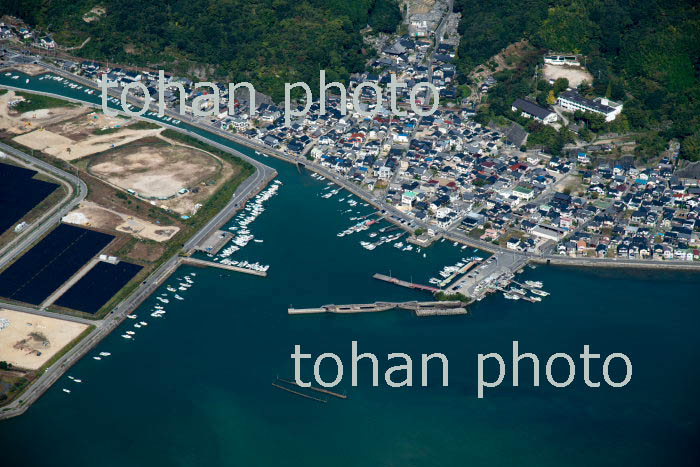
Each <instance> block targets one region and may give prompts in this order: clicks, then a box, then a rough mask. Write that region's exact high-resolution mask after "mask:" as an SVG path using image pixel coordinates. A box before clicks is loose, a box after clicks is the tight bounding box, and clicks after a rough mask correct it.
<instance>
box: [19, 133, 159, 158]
mask: <svg viewBox="0 0 700 467" xmlns="http://www.w3.org/2000/svg"><path fill="white" fill-rule="evenodd" d="M161 131H163V130H162V129H161V128H159V129H153V130H129V129H126V128H125V129H122V130H119V131H118V132H116V133H108V134H104V135H94V136H92V137H88V138H85V139H83V140H80V141H74V140H72V139H70V138H66V137H65V136H62V135H59V134H57V133H54V132H52V131H49V130H43V129H40V130H36V131H33V132H31V133H28V134H26V135H22V136H19V137H16V138H15V141H17V142H18V143H20V144H23V145H25V146H27V147H30V148H32V149H37V150H40V151H43V152H45V153H47V154H51V155H52V156H55V157H58V158H59V159H63V160H65V161H72V160H75V159H80V158H81V157H85V156H90V155H92V154H95V153H98V152H103V151H106V150H108V149H113V148H116V147H119V146H123V145H125V144H129V143H133V142H134V141H138V140H139V139H142V138H145V137H149V136H156V135H158V134H159V133H160V132H161Z"/></svg>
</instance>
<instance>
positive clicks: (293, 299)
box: [0, 76, 700, 467]
mask: <svg viewBox="0 0 700 467" xmlns="http://www.w3.org/2000/svg"><path fill="white" fill-rule="evenodd" d="M6 79H7V78H6V77H4V76H0V84H2V83H7V81H6ZM18 81H19V82H21V84H23V83H24V78H22V79H21V80H15V81H14V82H13V83H12V84H13V85H18V84H17V82H18ZM35 81H36V80H35V79H33V80H32V84H34V85H36V84H41V85H42V86H44V85H46V86H48V85H51V86H53V85H54V84H55V83H53V82H44V81H42V82H36V83H35ZM71 94H72V93H71ZM237 148H238V149H239V150H242V151H244V152H246V153H248V154H251V153H252V151H249V150H247V149H244V148H240V147H237ZM263 160H264V162H266V163H269V164H270V165H273V166H274V167H275V168H276V169H277V170H278V171H279V173H280V176H279V179H280V180H281V181H282V182H283V183H284V185H283V186H282V187H281V188H280V191H279V194H278V195H277V196H276V197H274V198H272V199H271V200H270V201H269V202H268V203H267V204H266V207H267V210H266V212H264V213H263V214H262V215H261V216H260V217H259V218H258V219H257V220H256V221H255V222H254V223H253V224H251V226H250V230H251V231H252V233H253V234H255V235H256V238H260V239H263V240H264V243H252V242H251V243H250V244H249V245H248V247H246V248H245V249H243V250H242V251H240V252H238V253H236V254H234V256H233V258H236V259H246V260H252V261H260V262H261V263H265V264H270V265H271V267H270V271H269V276H268V277H267V278H259V277H253V276H247V275H242V274H235V273H225V272H222V271H219V270H215V269H197V268H182V269H181V270H179V271H178V272H177V273H176V274H175V276H174V277H182V276H184V275H185V274H186V273H191V272H195V273H196V277H194V281H195V285H194V286H193V287H192V288H191V289H190V290H188V291H187V292H184V293H182V295H184V296H185V301H182V302H180V301H175V300H171V303H170V304H168V305H166V306H165V308H166V310H167V315H166V316H165V318H162V319H153V318H151V317H150V316H149V313H150V311H151V310H152V308H153V305H155V304H156V303H158V302H157V301H156V300H155V299H153V298H151V299H150V300H149V301H147V302H146V303H145V304H144V306H143V307H141V309H139V310H138V311H137V312H136V313H137V314H138V315H139V318H140V319H144V320H146V321H148V322H149V326H148V327H146V328H142V329H138V330H136V329H135V331H137V334H136V337H135V339H133V340H132V341H127V340H125V339H122V338H121V337H119V334H121V333H122V332H116V333H114V334H113V335H112V336H110V337H108V338H107V339H106V340H105V341H104V342H102V343H101V344H100V345H99V346H98V348H96V349H95V350H94V351H93V352H92V353H91V354H90V355H96V354H97V352H100V351H109V352H112V356H110V357H107V358H104V359H103V360H102V361H95V360H93V359H92V358H86V359H85V360H83V361H81V362H80V363H79V364H77V365H76V366H75V367H73V368H72V369H71V370H70V372H69V374H71V375H73V376H75V377H77V378H81V379H82V380H83V381H84V382H83V383H82V384H75V383H72V382H71V381H70V380H68V379H67V378H65V377H64V378H63V379H61V381H59V383H57V384H56V385H55V386H54V387H53V388H52V389H51V390H49V391H48V392H47V393H46V394H45V395H44V396H43V397H42V398H41V399H40V400H39V401H38V402H37V403H36V404H35V405H34V406H33V407H32V408H31V409H30V410H29V411H28V412H27V413H26V414H24V415H23V416H21V417H19V418H15V419H11V420H7V421H3V422H0V450H1V452H2V457H0V464H1V465H2V466H5V465H8V466H15V465H22V466H46V465H52V466H68V465H71V466H72V465H90V466H105V467H107V466H123V465H130V466H161V465H162V466H166V465H167V466H200V465H201V466H205V465H206V466H210V465H217V466H229V465H230V466H271V465H281V466H300V465H307V466H328V465H333V466H343V467H344V466H358V465H379V466H451V465H460V466H462V465H473V466H482V465H483V466H512V465H528V466H529V465H532V466H562V465H567V466H620V465H634V466H658V465H674V466H695V465H698V462H699V461H700V454H699V453H698V449H697V437H698V435H699V434H700V433H699V431H700V430H699V429H698V420H699V419H700V413H699V410H698V407H697V404H696V394H697V385H698V382H699V381H698V380H699V379H700V378H698V374H697V370H696V368H697V366H698V363H700V355H699V352H698V346H697V338H696V335H697V329H698V324H699V318H698V313H697V309H698V306H697V290H698V284H699V283H700V275H698V274H690V273H676V272H650V271H639V270H635V271H628V270H612V269H608V270H593V269H573V268H557V267H538V268H536V269H534V270H533V269H529V268H528V269H526V271H525V273H524V275H523V276H522V277H523V279H536V280H541V281H543V282H544V284H545V289H546V290H548V291H550V292H551V293H552V295H551V296H550V297H547V298H545V299H544V300H543V302H541V303H538V304H530V303H521V302H512V301H508V300H505V299H503V298H502V297H501V296H491V297H489V298H487V299H486V300H484V301H482V302H480V303H478V304H476V305H475V306H474V307H473V308H472V312H473V314H472V315H471V316H466V317H463V316H461V317H435V318H416V317H415V316H413V315H412V314H410V313H409V312H404V311H391V312H386V313H379V314H359V315H349V316H337V315H310V316H288V315H287V313H286V309H287V307H288V306H290V305H293V306H295V307H304V306H310V307H311V306H318V305H321V304H326V303H362V302H372V301H375V300H410V299H416V298H418V299H420V298H427V297H428V296H427V295H426V294H424V293H421V292H417V291H409V290H406V289H402V288H399V287H396V286H394V285H391V284H386V283H382V282H379V281H377V280H375V279H372V278H371V275H372V274H373V273H375V272H382V273H388V272H389V271H390V270H391V272H392V274H393V275H395V276H398V277H401V278H405V279H410V278H411V277H412V278H413V279H414V280H415V281H417V282H419V281H422V282H425V281H427V278H429V277H431V276H433V275H435V274H436V273H437V271H438V270H440V268H441V267H442V266H444V265H447V264H454V263H455V262H457V261H458V260H459V258H461V257H463V256H469V255H472V254H473V253H472V250H471V249H467V250H463V251H462V250H460V249H459V248H455V247H453V246H452V244H450V243H448V242H444V243H438V244H436V245H434V246H433V247H431V248H430V249H428V250H425V251H427V257H426V258H423V257H422V254H418V253H416V252H415V251H413V252H402V251H399V250H397V249H395V248H391V247H390V246H387V245H384V246H382V247H380V248H378V249H376V250H374V251H372V252H369V251H367V250H364V249H363V248H361V247H360V245H359V244H358V242H359V241H360V240H361V239H364V238H365V236H366V232H365V233H363V234H355V235H351V236H349V237H343V238H338V237H336V235H335V234H336V233H337V232H339V231H341V230H343V229H345V228H347V227H348V226H350V225H352V224H354V222H353V221H350V220H349V219H348V218H349V217H350V216H354V215H357V214H355V213H352V214H351V213H344V212H342V211H345V210H347V209H349V207H347V206H346V204H347V203H342V205H341V203H339V198H341V197H344V196H341V195H337V196H335V197H333V198H331V199H328V200H325V199H321V198H320V197H319V194H320V193H321V191H322V189H323V188H324V186H325V182H319V181H316V180H314V179H312V178H311V177H310V176H308V174H303V173H300V172H299V171H298V170H297V169H296V168H295V167H293V166H291V165H288V164H284V163H282V162H279V161H276V160H274V159H267V158H264V159H263ZM358 209H360V206H359V205H358V207H357V208H355V209H354V210H355V211H356V210H358ZM361 209H363V213H369V212H371V211H370V210H369V208H361ZM383 225H386V224H383ZM168 283H175V280H174V279H173V280H171V281H168ZM164 291H165V288H163V292H164ZM140 319H139V320H140ZM132 324H133V322H131V321H130V320H127V322H126V323H125V324H124V326H123V327H122V328H121V329H120V330H121V331H124V330H127V329H129V328H131V326H132ZM352 340H356V341H358V342H359V347H360V350H361V351H368V352H373V353H375V354H377V355H378V356H380V367H381V368H383V369H386V368H387V366H388V365H387V363H386V360H385V359H384V358H383V356H385V355H387V354H388V353H390V352H404V353H408V354H411V355H412V356H414V357H415V360H416V361H417V360H418V359H419V355H420V354H421V353H431V352H442V353H444V354H446V355H447V357H448V358H449V362H450V367H449V376H450V386H449V387H448V388H442V387H440V386H439V378H437V375H434V377H431V385H430V386H429V387H428V388H421V387H413V388H410V389H407V388H403V389H391V388H387V387H386V385H385V384H381V385H380V387H379V388H373V387H371V385H370V374H369V369H368V367H367V366H363V365H361V366H360V385H359V387H356V388H354V387H352V386H351V385H350V380H349V375H346V377H345V379H344V380H343V382H342V383H341V384H340V387H341V388H342V389H344V390H346V391H347V394H348V395H349V399H347V400H340V399H335V398H331V399H330V400H329V401H328V403H326V404H320V403H317V402H314V401H310V400H306V399H303V398H300V397H297V396H294V395H292V394H289V393H286V392H284V391H281V390H278V389H276V388H274V387H272V386H271V384H270V383H271V382H273V381H274V380H275V378H276V376H278V375H279V376H280V377H289V376H291V374H292V366H291V359H290V357H289V354H290V353H291V352H292V351H293V347H294V345H295V344H300V345H302V348H303V350H304V351H305V352H309V353H312V354H314V356H316V355H318V354H319V353H322V352H335V353H337V354H339V355H341V357H343V358H344V361H345V362H349V351H350V343H351V341H352ZM513 340H518V341H519V342H520V349H521V351H522V352H526V351H527V352H534V353H536V354H538V355H539V356H540V358H541V360H542V361H541V366H542V368H541V369H540V371H541V380H542V383H543V385H542V386H541V387H539V388H533V387H532V384H531V383H532V376H531V374H530V371H531V370H530V368H531V367H530V365H529V364H527V363H525V362H524V363H523V364H522V366H521V386H520V387H518V388H513V387H512V386H511V381H510V373H509V374H508V375H507V377H506V379H505V380H504V383H503V384H502V386H501V387H500V388H497V389H491V390H489V389H487V390H486V397H485V398H484V399H477V397H476V379H477V368H476V356H477V354H478V353H488V352H499V353H501V354H502V355H503V356H504V357H505V359H506V363H507V364H508V369H509V370H510V353H511V343H512V341H513ZM584 344H588V345H590V346H591V350H592V352H596V353H601V354H603V355H607V354H609V353H611V352H623V353H625V354H627V355H628V356H629V357H630V359H631V360H632V363H633V366H634V374H633V378H632V381H631V383H630V384H629V385H628V386H626V387H624V388H621V389H611V388H607V387H605V386H603V387H601V388H599V389H591V388H588V387H586V386H585V385H584V384H583V379H582V374H581V372H582V366H581V365H580V360H579V359H578V358H577V356H578V354H579V353H581V351H582V349H583V345H584ZM555 352H567V353H569V354H571V355H572V356H574V357H576V360H577V362H578V363H579V366H578V367H577V370H578V373H577V375H576V380H575V382H574V383H573V384H572V385H571V386H569V387H568V388H561V389H558V388H553V387H551V386H549V385H548V384H547V383H546V380H545V378H544V368H543V367H544V361H545V360H546V358H547V357H548V356H549V355H551V354H553V353H555ZM600 366H601V364H600V362H598V363H595V364H593V366H592V367H593V369H594V371H593V379H598V380H600ZM304 368H305V374H308V373H310V371H309V370H310V365H309V364H308V363H307V364H305V367H304ZM324 369H326V370H327V369H328V368H324ZM616 370H619V367H615V366H614V365H613V367H612V372H613V374H617V375H619V372H617V373H616ZM555 373H557V372H555ZM324 374H329V372H328V371H326V372H324ZM491 376H492V375H491ZM329 379H330V377H329ZM562 379H563V377H562ZM414 381H415V382H418V381H420V373H418V372H417V371H416V373H415V374H414ZM414 386H417V383H416V384H415V385H414ZM64 387H66V388H69V389H71V390H72V393H71V394H65V393H63V392H62V391H61V388H64Z"/></svg>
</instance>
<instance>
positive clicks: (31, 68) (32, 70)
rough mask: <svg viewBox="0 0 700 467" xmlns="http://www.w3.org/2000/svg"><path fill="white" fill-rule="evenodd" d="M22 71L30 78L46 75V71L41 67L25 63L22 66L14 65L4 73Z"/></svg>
mask: <svg viewBox="0 0 700 467" xmlns="http://www.w3.org/2000/svg"><path fill="white" fill-rule="evenodd" d="M5 70H8V71H21V72H22V73H24V74H26V75H29V76H37V75H43V74H45V73H46V69H45V68H44V67H43V66H41V65H35V64H33V63H23V64H20V65H12V66H11V67H9V68H3V69H2V71H3V72H4V71H5Z"/></svg>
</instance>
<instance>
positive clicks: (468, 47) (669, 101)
mask: <svg viewBox="0 0 700 467" xmlns="http://www.w3.org/2000/svg"><path fill="white" fill-rule="evenodd" d="M455 7H456V9H459V10H461V11H462V12H463V21H462V23H461V25H460V29H461V33H462V35H463V36H462V43H461V44H460V48H459V66H460V69H461V70H462V71H463V72H468V71H470V70H471V69H472V68H473V67H475V66H476V65H478V64H480V63H483V62H484V61H485V60H487V59H488V58H489V57H491V56H492V55H494V54H496V53H498V52H499V51H500V50H501V49H502V48H503V47H505V46H506V45H508V44H509V43H511V42H514V41H517V40H519V39H521V38H523V37H524V38H527V39H529V41H530V42H531V43H532V44H533V45H535V46H537V47H539V48H542V49H545V50H553V51H559V52H579V53H583V54H585V55H586V56H587V57H588V58H587V65H588V68H589V70H590V71H591V72H592V74H593V76H594V77H595V81H594V83H593V85H594V88H593V90H592V92H593V93H595V94H597V95H607V96H608V97H612V98H614V99H620V100H624V102H625V110H624V112H623V118H622V119H621V121H620V122H617V125H618V127H617V128H619V129H620V128H621V129H624V128H628V129H630V130H632V131H639V132H643V138H644V147H645V148H647V149H648V150H649V151H655V150H657V149H659V148H663V147H665V145H666V142H667V141H668V140H669V139H670V138H678V139H680V140H682V141H683V144H682V152H683V155H684V156H685V157H687V158H689V159H695V160H700V10H699V7H698V2H697V1H695V0H554V1H551V0H550V1H548V0H518V1H515V0H478V1H477V0H455ZM527 65H528V64H523V70H522V73H520V74H517V73H516V74H513V75H512V76H509V77H508V80H509V81H510V82H508V83H504V84H503V86H502V88H501V90H500V92H499V90H496V91H497V92H496V94H495V95H494V99H495V100H497V99H499V97H500V98H502V99H503V100H504V102H503V103H505V100H507V99H511V98H512V97H514V96H513V95H511V94H513V92H522V91H523V90H527V89H528V88H530V87H531V84H530V83H527V82H526V81H527V79H528V77H529V76H531V75H532V73H531V69H530V67H528V66H527ZM504 88H508V89H504ZM515 97H522V96H515ZM511 102H512V101H511Z"/></svg>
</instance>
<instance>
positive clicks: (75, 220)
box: [62, 201, 180, 242]
mask: <svg viewBox="0 0 700 467" xmlns="http://www.w3.org/2000/svg"><path fill="white" fill-rule="evenodd" d="M62 220H63V222H66V223H68V224H75V225H84V226H87V227H97V228H100V229H107V230H116V231H119V232H124V233H128V234H130V235H133V236H134V237H136V238H145V239H148V240H154V241H156V242H163V241H166V240H169V239H171V238H172V237H173V236H174V235H175V234H176V233H178V232H179V231H180V228H179V227H176V226H161V225H158V224H154V223H152V222H148V221H146V220H144V219H140V218H138V217H134V216H129V215H127V214H123V213H120V212H117V211H113V210H111V209H107V208H104V207H102V206H100V205H98V204H95V203H93V202H90V201H83V202H82V203H80V205H79V206H78V207H77V208H76V209H74V210H73V211H71V212H70V213H68V214H67V215H66V216H64V217H63V219H62Z"/></svg>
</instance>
